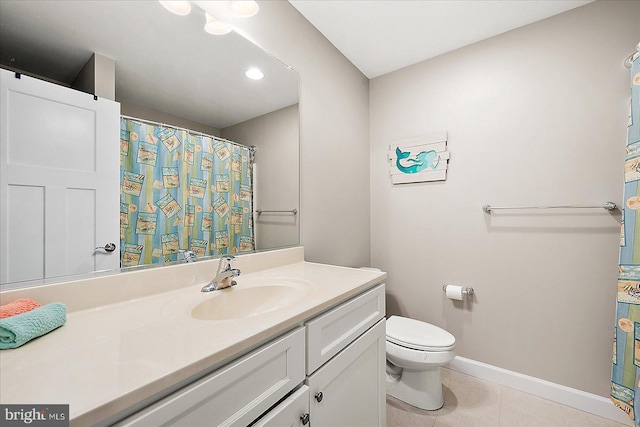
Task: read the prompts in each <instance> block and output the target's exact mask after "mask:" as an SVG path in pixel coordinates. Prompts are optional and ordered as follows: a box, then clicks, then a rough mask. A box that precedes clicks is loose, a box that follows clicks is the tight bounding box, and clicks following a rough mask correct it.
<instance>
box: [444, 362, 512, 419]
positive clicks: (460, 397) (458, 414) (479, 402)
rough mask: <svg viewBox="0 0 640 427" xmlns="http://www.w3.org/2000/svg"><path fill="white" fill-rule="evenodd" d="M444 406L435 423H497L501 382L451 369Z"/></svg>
mask: <svg viewBox="0 0 640 427" xmlns="http://www.w3.org/2000/svg"><path fill="white" fill-rule="evenodd" d="M449 380H450V382H449V389H448V390H447V392H446V393H445V396H444V407H443V409H441V410H440V411H439V413H438V414H437V418H436V423H435V427H446V426H451V427H454V426H456V427H458V426H465V427H466V426H469V427H497V426H498V423H499V418H500V393H501V391H502V389H501V386H500V385H498V384H494V383H491V382H488V381H483V380H480V379H477V378H473V377H470V376H467V375H463V374H459V373H457V372H456V373H454V372H452V373H451V376H450V378H449Z"/></svg>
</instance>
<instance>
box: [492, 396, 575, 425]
mask: <svg viewBox="0 0 640 427" xmlns="http://www.w3.org/2000/svg"><path fill="white" fill-rule="evenodd" d="M565 426H566V422H565V419H564V414H563V412H562V405H560V404H559V403H556V402H551V401H550V400H546V399H542V398H540V397H537V396H533V395H530V394H527V393H523V392H521V391H518V390H515V389H512V388H509V387H503V388H502V402H501V405H500V427H565Z"/></svg>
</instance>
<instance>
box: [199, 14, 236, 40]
mask: <svg viewBox="0 0 640 427" xmlns="http://www.w3.org/2000/svg"><path fill="white" fill-rule="evenodd" d="M205 16H206V19H207V22H206V23H205V24H204V30H205V31H206V32H207V33H209V34H213V35H216V36H222V35H225V34H227V33H229V32H231V30H232V28H231V24H227V23H226V22H222V21H218V20H217V19H216V18H214V17H213V16H211V15H209V14H208V13H206V12H205Z"/></svg>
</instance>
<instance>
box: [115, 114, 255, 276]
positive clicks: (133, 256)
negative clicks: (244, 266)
mask: <svg viewBox="0 0 640 427" xmlns="http://www.w3.org/2000/svg"><path fill="white" fill-rule="evenodd" d="M252 164H253V151H252V150H250V149H249V148H247V147H244V146H242V145H239V144H235V143H232V142H230V141H226V140H223V139H218V138H215V137H211V136H206V135H202V134H199V133H196V132H191V131H188V130H185V129H179V128H174V127H170V126H165V125H157V124H151V123H146V122H144V121H138V120H135V119H130V118H125V117H122V118H121V119H120V183H121V187H120V260H121V266H122V267H131V266H135V265H142V264H157V263H164V262H168V261H176V260H177V259H179V258H178V255H179V251H180V250H181V249H182V250H191V251H193V252H195V254H196V255H197V257H202V256H209V255H219V254H229V253H231V254H234V253H238V252H243V251H250V250H253V249H254V234H253V215H252V213H253V206H252V204H253V197H252V193H253V178H252Z"/></svg>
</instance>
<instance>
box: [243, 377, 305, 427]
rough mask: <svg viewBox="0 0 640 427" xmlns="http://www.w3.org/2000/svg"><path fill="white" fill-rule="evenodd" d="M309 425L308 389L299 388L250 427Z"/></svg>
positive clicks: (300, 426) (301, 426) (295, 426)
mask: <svg viewBox="0 0 640 427" xmlns="http://www.w3.org/2000/svg"><path fill="white" fill-rule="evenodd" d="M307 425H309V387H307V386H306V385H303V386H301V387H300V388H299V389H298V390H296V391H295V392H294V393H293V394H292V395H291V396H289V397H287V398H286V399H285V400H284V401H283V402H282V403H280V404H279V405H278V406H276V407H275V408H273V409H272V410H270V411H269V412H267V414H266V415H265V416H264V417H262V418H260V419H259V420H258V421H257V422H256V423H255V424H251V427H303V426H307Z"/></svg>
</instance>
